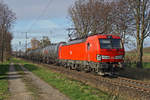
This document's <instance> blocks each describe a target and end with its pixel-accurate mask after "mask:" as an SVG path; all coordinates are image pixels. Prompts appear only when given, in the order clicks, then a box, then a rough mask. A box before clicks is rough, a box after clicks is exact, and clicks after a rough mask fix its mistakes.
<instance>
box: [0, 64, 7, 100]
mask: <svg viewBox="0 0 150 100" xmlns="http://www.w3.org/2000/svg"><path fill="white" fill-rule="evenodd" d="M8 71H9V62H5V63H3V64H2V63H0V100H4V99H6V98H7V97H8V96H9V92H8V78H7V76H8V75H7V72H8Z"/></svg>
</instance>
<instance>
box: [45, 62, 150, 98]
mask: <svg viewBox="0 0 150 100" xmlns="http://www.w3.org/2000/svg"><path fill="white" fill-rule="evenodd" d="M44 65H45V66H47V67H48V68H50V69H55V70H58V71H59V68H60V67H56V66H55V67H54V66H51V65H47V64H44ZM62 69H65V71H63V72H62V71H61V73H66V74H67V75H73V76H77V75H78V76H79V77H80V78H79V77H77V78H76V79H80V81H82V82H84V83H90V84H91V83H92V84H93V85H94V86H96V87H98V86H100V85H101V82H104V83H107V84H109V85H110V86H114V87H116V88H117V87H121V88H126V89H129V90H130V91H134V92H131V93H133V94H134V93H135V95H136V93H137V94H138V96H137V98H138V99H139V98H140V99H139V100H141V99H142V100H149V99H148V98H150V84H149V83H146V82H143V81H140V80H133V79H129V78H125V77H120V76H118V77H116V78H109V77H102V76H98V75H93V74H90V73H84V72H77V71H74V70H73V71H70V70H69V69H66V68H62ZM135 95H134V96H135ZM139 95H141V96H139ZM143 96H144V99H143ZM133 98H135V97H133ZM145 98H146V99H145ZM138 99H137V100H138Z"/></svg>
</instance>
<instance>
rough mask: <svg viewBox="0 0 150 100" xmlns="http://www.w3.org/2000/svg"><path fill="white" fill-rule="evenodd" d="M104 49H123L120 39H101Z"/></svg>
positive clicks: (101, 45)
mask: <svg viewBox="0 0 150 100" xmlns="http://www.w3.org/2000/svg"><path fill="white" fill-rule="evenodd" d="M99 40H100V47H101V48H102V49H121V48H122V44H121V40H120V39H99Z"/></svg>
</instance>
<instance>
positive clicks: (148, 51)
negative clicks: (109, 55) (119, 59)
mask: <svg viewBox="0 0 150 100" xmlns="http://www.w3.org/2000/svg"><path fill="white" fill-rule="evenodd" d="M143 52H144V53H143V68H142V69H138V68H136V63H135V61H136V51H135V50H133V51H129V52H126V59H127V60H126V61H127V62H131V63H130V64H129V65H128V67H126V66H125V67H126V68H125V70H122V71H121V72H120V73H121V74H123V75H124V76H127V77H129V78H133V79H138V80H144V81H148V82H150V47H149V48H144V51H143Z"/></svg>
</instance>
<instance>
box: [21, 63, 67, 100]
mask: <svg viewBox="0 0 150 100" xmlns="http://www.w3.org/2000/svg"><path fill="white" fill-rule="evenodd" d="M21 68H22V69H23V70H24V72H25V76H26V78H28V80H30V82H32V84H34V87H37V90H38V91H39V90H40V92H39V93H40V94H38V96H39V97H38V98H39V99H38V100H69V98H67V97H66V96H65V95H63V94H62V93H60V92H59V91H58V90H57V89H54V88H53V87H51V86H50V85H48V84H47V83H46V82H44V81H43V80H41V79H40V78H39V77H37V76H35V75H34V74H32V73H31V72H29V71H28V70H27V69H25V68H24V67H23V66H21Z"/></svg>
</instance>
